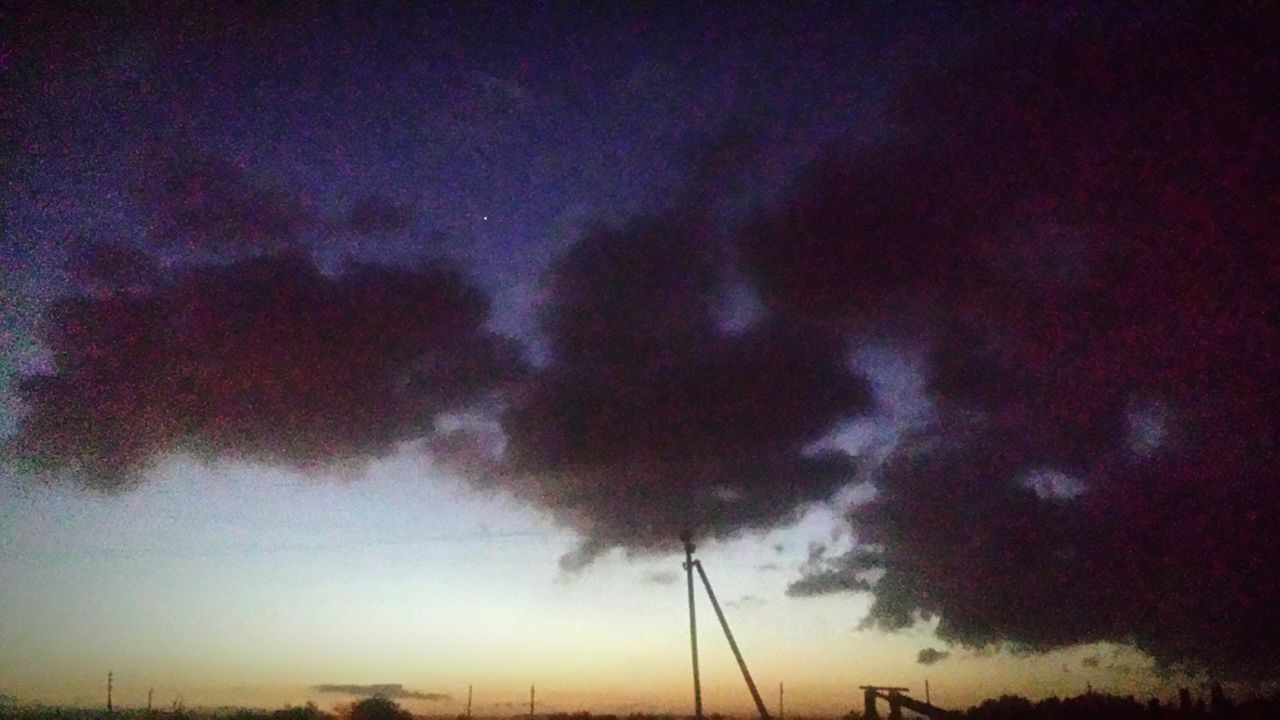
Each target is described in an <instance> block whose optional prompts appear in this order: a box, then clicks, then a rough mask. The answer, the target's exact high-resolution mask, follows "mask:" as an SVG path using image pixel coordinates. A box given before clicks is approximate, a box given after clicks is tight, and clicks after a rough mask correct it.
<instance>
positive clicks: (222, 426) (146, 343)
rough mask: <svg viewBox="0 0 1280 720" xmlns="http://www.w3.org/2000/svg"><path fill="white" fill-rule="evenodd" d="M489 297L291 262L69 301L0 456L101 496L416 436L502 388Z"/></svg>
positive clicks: (244, 266) (343, 453) (192, 275)
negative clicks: (184, 467) (205, 463)
mask: <svg viewBox="0 0 1280 720" xmlns="http://www.w3.org/2000/svg"><path fill="white" fill-rule="evenodd" d="M487 316H488V304H487V301H486V299H485V298H484V296H483V295H482V294H481V293H480V292H479V291H477V290H475V289H474V288H472V287H470V286H469V285H468V284H467V283H466V282H465V281H464V280H463V279H462V277H461V276H460V275H459V274H458V273H456V272H454V271H452V270H448V269H444V268H432V267H428V268H423V269H400V268H389V267H381V266H374V265H362V264H353V265H351V266H349V267H347V268H346V269H345V270H344V271H343V272H342V273H340V274H338V275H333V276H330V275H325V274H322V273H321V272H320V271H319V270H318V269H317V268H316V267H315V266H314V265H313V264H312V262H311V261H310V260H308V259H305V258H303V257H300V256H292V255H286V256H270V257H262V258H256V259H252V260H247V261H242V262H240V263H237V264H232V265H226V266H216V267H196V268H189V269H187V270H185V271H183V272H182V273H181V274H180V275H179V276H178V277H177V278H175V279H174V280H172V281H171V282H169V283H167V284H165V285H163V286H160V287H157V288H156V289H154V290H153V291H152V292H149V293H144V294H135V295H119V294H116V295H109V296H103V297H96V298H86V297H70V298H65V299H63V300H61V301H59V302H57V303H56V304H55V305H53V306H52V307H51V308H50V309H49V310H48V311H47V312H46V313H45V316H44V318H43V321H42V322H43V327H42V335H43V340H44V343H45V346H46V348H47V349H48V351H49V352H50V354H51V358H52V362H53V369H52V372H50V373H49V374H45V375H35V376H30V377H27V378H25V379H24V380H23V381H22V383H21V390H20V392H21V396H22V399H23V401H24V404H25V405H26V413H25V415H24V417H23V420H22V424H21V427H20V428H19V432H18V434H17V435H16V436H15V437H14V438H12V439H11V441H10V446H9V449H8V450H9V453H10V454H13V455H16V456H17V457H18V458H20V459H22V460H23V461H25V462H27V463H30V464H31V465H32V466H33V467H34V468H36V469H43V470H48V471H52V472H54V473H59V472H68V471H69V472H70V473H71V474H73V475H74V476H75V477H77V478H78V479H80V480H81V481H83V482H85V483H87V484H91V485H94V486H97V487H100V488H103V489H113V488H118V487H121V486H125V485H127V484H129V483H130V482H131V481H132V480H134V479H135V477H136V473H137V471H138V470H139V469H140V468H142V467H143V466H144V465H145V464H146V462H147V461H148V460H149V459H150V458H151V457H153V456H155V455H157V454H159V453H163V452H165V451H169V450H186V451H191V452H195V453H198V454H202V455H217V456H232V457H245V458H251V459H258V460H264V461H271V462H278V463H285V464H289V465H294V466H299V467H312V466H322V465H324V464H325V463H328V462H334V461H344V460H350V459H360V458H367V457H371V456H377V455H380V454H383V453H386V452H389V451H391V450H392V449H393V448H394V446H395V445H396V444H397V443H400V442H403V441H409V440H415V439H419V438H423V437H426V436H428V435H430V434H431V433H432V432H433V427H434V423H435V421H436V418H437V415H438V414H440V413H442V412H446V411H451V410H459V409H465V408H466V407H467V406H469V405H470V404H471V403H473V402H476V401H478V400H481V399H483V398H484V397H485V396H486V395H487V394H488V393H489V392H490V391H491V390H493V388H494V387H495V385H496V384H497V383H499V382H502V381H505V380H509V379H512V378H513V377H515V375H516V374H517V372H518V370H519V367H520V358H519V355H518V353H517V352H516V351H515V349H514V348H513V347H512V346H511V344H510V343H508V342H507V341H505V340H504V339H502V338H499V337H497V336H494V335H493V334H491V333H490V332H488V331H487V330H485V329H484V328H483V325H484V323H485V322H486V320H487Z"/></svg>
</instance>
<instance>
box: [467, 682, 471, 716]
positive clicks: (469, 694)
mask: <svg viewBox="0 0 1280 720" xmlns="http://www.w3.org/2000/svg"><path fill="white" fill-rule="evenodd" d="M471 690H472V688H471V686H470V685H468V686H467V720H471Z"/></svg>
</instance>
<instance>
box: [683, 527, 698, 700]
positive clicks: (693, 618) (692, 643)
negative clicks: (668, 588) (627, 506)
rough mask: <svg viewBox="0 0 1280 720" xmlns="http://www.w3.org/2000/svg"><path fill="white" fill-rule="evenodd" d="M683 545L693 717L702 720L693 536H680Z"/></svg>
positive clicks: (684, 534) (685, 534)
mask: <svg viewBox="0 0 1280 720" xmlns="http://www.w3.org/2000/svg"><path fill="white" fill-rule="evenodd" d="M680 541H681V542H683V543H684V574H685V578H686V579H687V580H688V581H689V647H690V648H691V649H692V651H693V717H694V718H695V720H702V683H701V681H700V680H699V679H698V616H697V614H696V613H695V612H694V604H693V534H692V533H690V532H689V531H688V530H686V531H684V532H683V533H681V535H680Z"/></svg>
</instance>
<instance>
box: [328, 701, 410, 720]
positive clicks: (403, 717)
mask: <svg viewBox="0 0 1280 720" xmlns="http://www.w3.org/2000/svg"><path fill="white" fill-rule="evenodd" d="M342 717H343V720H412V719H413V713H410V712H409V711H408V710H405V709H404V708H402V707H400V705H399V703H397V702H396V701H394V700H390V699H388V698H384V697H371V698H365V699H363V700H358V701H356V702H354V703H352V704H351V706H350V707H349V708H347V710H346V712H344V713H342Z"/></svg>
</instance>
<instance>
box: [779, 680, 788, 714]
mask: <svg viewBox="0 0 1280 720" xmlns="http://www.w3.org/2000/svg"><path fill="white" fill-rule="evenodd" d="M783 708H784V706H783V704H782V683H778V720H782V718H785V717H786V716H787V715H786V713H785V712H784V709H783Z"/></svg>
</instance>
